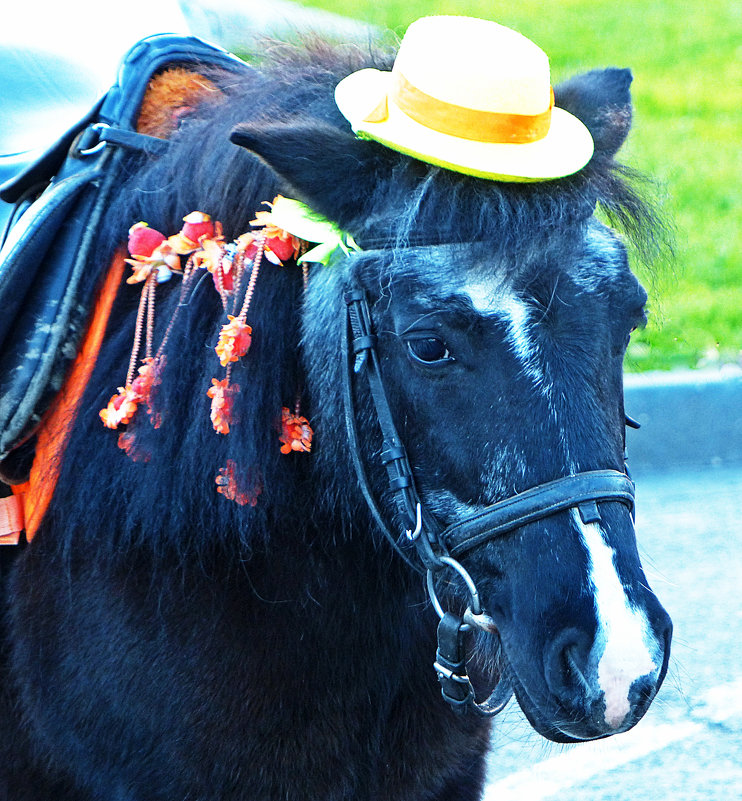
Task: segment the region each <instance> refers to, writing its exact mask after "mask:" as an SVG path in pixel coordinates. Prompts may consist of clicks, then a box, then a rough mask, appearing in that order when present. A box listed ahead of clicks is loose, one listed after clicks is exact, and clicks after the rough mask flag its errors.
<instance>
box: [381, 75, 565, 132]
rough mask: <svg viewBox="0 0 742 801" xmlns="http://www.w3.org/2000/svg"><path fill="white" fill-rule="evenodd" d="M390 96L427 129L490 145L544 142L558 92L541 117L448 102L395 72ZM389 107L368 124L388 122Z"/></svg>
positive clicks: (552, 96) (552, 95)
mask: <svg viewBox="0 0 742 801" xmlns="http://www.w3.org/2000/svg"><path fill="white" fill-rule="evenodd" d="M390 95H391V97H392V99H393V100H394V102H395V103H396V104H397V106H398V107H399V108H400V109H401V110H402V111H404V113H405V114H407V116H408V117H411V118H412V119H413V120H415V122H419V123H420V124H421V125H424V126H425V127H426V128H431V129H432V130H434V131H438V132H439V133H442V134H447V135H449V136H455V137H457V138H459V139H470V140H473V141H475V142H489V143H490V144H527V143H528V142H536V141H538V140H539V139H543V138H544V137H545V136H546V134H548V133H549V127H550V126H551V110H552V108H553V107H554V90H553V89H552V90H551V102H550V104H549V108H547V109H546V111H544V112H542V113H541V114H503V113H501V112H497V111H481V110H479V109H473V108H466V107H465V106H459V105H456V104H455V103H448V102H446V101H445V100H439V99H438V98H436V97H432V96H431V95H429V94H427V93H425V92H423V91H422V90H421V89H418V88H417V86H415V85H414V84H412V83H410V81H408V80H407V78H405V76H404V75H402V73H401V72H396V71H395V72H393V76H392V87H391V91H390ZM386 116H387V110H386V105H384V108H383V109H382V108H381V107H380V108H378V109H375V110H374V112H372V114H371V116H370V117H369V118H367V119H366V122H382V121H383V120H384V119H386Z"/></svg>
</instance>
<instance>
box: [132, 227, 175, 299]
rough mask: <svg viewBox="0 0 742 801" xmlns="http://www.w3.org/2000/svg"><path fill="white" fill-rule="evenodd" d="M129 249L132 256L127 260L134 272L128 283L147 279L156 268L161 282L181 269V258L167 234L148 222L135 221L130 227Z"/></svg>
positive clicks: (136, 282)
mask: <svg viewBox="0 0 742 801" xmlns="http://www.w3.org/2000/svg"><path fill="white" fill-rule="evenodd" d="M128 249H129V254H130V255H131V258H130V259H125V261H126V263H127V264H129V265H130V266H131V267H132V269H133V270H134V272H133V273H132V275H130V276H129V277H128V278H127V279H126V283H127V284H138V283H141V282H142V281H146V280H147V279H148V278H149V276H150V275H151V274H152V272H153V271H155V270H157V280H158V281H159V282H162V281H167V280H168V279H169V278H170V276H171V275H172V273H173V272H178V271H180V258H179V256H178V254H177V253H176V252H175V251H174V250H173V249H172V247H171V246H170V244H169V242H168V240H167V239H166V238H165V235H164V234H163V233H161V232H160V231H158V230H156V229H155V228H150V227H149V225H147V223H146V222H138V223H135V224H134V225H132V227H131V228H130V229H129V241H128Z"/></svg>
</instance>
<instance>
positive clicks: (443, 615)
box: [342, 288, 634, 717]
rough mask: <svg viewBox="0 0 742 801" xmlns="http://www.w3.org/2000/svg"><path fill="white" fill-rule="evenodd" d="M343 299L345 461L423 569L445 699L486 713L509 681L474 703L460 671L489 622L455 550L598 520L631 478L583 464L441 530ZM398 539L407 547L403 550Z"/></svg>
mask: <svg viewBox="0 0 742 801" xmlns="http://www.w3.org/2000/svg"><path fill="white" fill-rule="evenodd" d="M344 299H345V309H344V312H343V324H342V345H343V347H342V358H343V359H344V366H343V403H344V408H345V424H346V430H347V433H348V440H349V444H350V455H351V460H352V462H353V466H354V469H355V471H356V476H357V478H358V483H359V485H360V487H361V492H362V493H363V496H364V498H365V500H366V503H367V504H368V507H369V509H370V511H371V514H372V516H373V518H374V520H375V521H376V524H377V525H378V526H379V528H380V530H381V532H382V534H383V535H384V537H385V538H386V539H387V540H388V541H389V543H390V544H391V545H392V547H393V548H394V550H395V551H396V552H397V553H398V554H399V555H400V557H401V558H402V559H404V561H405V562H406V563H407V564H408V565H410V566H411V567H412V568H413V569H414V570H416V571H417V572H419V573H425V575H426V586H427V592H428V597H429V599H430V601H431V603H432V605H433V607H434V609H435V611H436V613H437V614H438V617H439V618H440V622H439V624H438V650H437V653H436V661H435V663H434V668H435V671H436V674H437V676H438V680H439V682H440V685H441V693H442V695H443V698H444V700H446V701H447V702H448V703H449V704H450V705H451V706H452V707H453V708H454V709H455V710H457V711H462V712H464V711H466V710H467V709H472V710H474V711H475V712H476V713H478V714H480V715H483V716H487V717H491V716H493V715H496V714H497V713H498V712H501V711H502V710H503V709H504V707H505V705H506V704H507V703H508V701H509V700H510V698H511V697H512V688H511V686H510V684H509V682H507V681H504V680H502V679H501V680H500V681H499V682H498V684H497V685H496V686H495V688H494V690H493V692H492V694H491V695H490V696H489V698H488V699H487V700H486V701H484V702H481V703H480V702H477V700H476V696H475V693H474V688H473V686H472V683H471V680H470V679H469V676H468V674H467V672H466V662H467V659H466V648H465V644H464V635H465V634H466V632H468V631H471V630H473V629H474V628H481V629H483V630H485V631H489V632H496V628H495V625H494V621H493V620H492V618H490V617H489V615H487V614H486V612H485V611H484V610H483V609H482V606H481V603H480V599H479V593H478V591H477V588H476V584H475V583H474V581H473V579H472V578H471V576H470V575H469V573H468V571H467V570H466V569H465V568H464V567H463V565H462V564H461V563H460V562H459V561H458V557H460V556H461V555H463V554H467V553H468V552H470V551H471V550H473V549H474V548H477V547H479V546H480V545H483V544H485V543H487V542H490V541H491V540H494V539H497V538H499V537H502V536H504V535H506V534H508V533H510V532H512V531H514V530H515V529H517V528H519V527H521V526H524V525H526V524H528V523H533V522H536V521H538V520H543V519H544V518H547V517H550V516H551V515H554V514H557V513H558V512H562V511H565V510H566V509H571V508H577V510H578V513H579V514H580V517H581V519H582V521H583V522H584V523H594V522H597V521H599V520H600V519H601V516H600V510H599V508H598V503H599V502H604V501H618V502H620V503H623V504H624V505H625V506H627V507H628V508H629V510H630V511H631V512H632V514H633V510H634V484H633V482H632V481H631V479H630V478H629V476H628V475H627V474H626V473H622V472H619V471H618V470H591V471H585V472H582V473H577V474H576V475H571V476H565V477H563V478H558V479H556V480H554V481H549V482H547V483H544V484H539V485H537V486H535V487H532V488H530V489H528V490H525V491H524V492H522V493H520V494H518V495H514V496H512V497H510V498H506V499H504V500H501V501H498V502H497V503H494V504H492V505H491V506H487V507H485V508H483V509H480V510H478V511H476V512H473V513H472V514H470V515H467V516H466V517H464V518H462V519H461V520H459V521H457V522H456V523H453V524H451V525H449V526H448V527H446V528H444V529H443V530H441V529H440V527H439V526H438V525H437V523H436V521H435V519H434V518H433V517H432V516H431V515H430V514H429V513H427V511H426V509H425V506H424V504H423V503H422V501H421V499H420V496H419V494H418V492H417V489H416V487H415V481H414V475H413V473H412V468H411V467H410V462H409V459H408V457H407V451H406V449H405V447H404V444H403V442H402V440H401V438H400V436H399V433H398V431H397V429H396V426H395V425H394V419H393V416H392V413H391V409H390V406H389V401H388V399H387V395H386V391H385V389H384V383H383V380H382V376H381V370H380V362H379V356H378V353H377V350H376V345H377V337H376V334H375V333H374V330H373V323H372V319H371V312H370V310H369V307H368V301H367V300H366V295H365V293H364V291H363V290H362V289H359V288H351V289H349V290H348V291H346V292H345V295H344ZM361 372H363V373H365V375H366V379H367V381H368V384H369V389H370V391H371V398H372V401H373V406H374V410H375V414H376V420H377V422H378V425H379V428H380V430H381V435H382V449H381V454H380V459H381V463H382V465H383V466H384V467H385V468H386V473H387V479H388V481H389V488H390V490H391V492H392V496H393V497H394V500H395V503H396V505H397V509H398V511H399V513H400V515H401V516H402V519H403V520H404V521H405V522H406V525H405V526H404V535H402V536H400V537H395V536H394V535H393V534H392V532H391V531H390V529H389V526H388V525H387V524H386V521H385V520H384V516H383V514H382V512H381V510H380V509H379V506H378V504H377V502H376V500H375V498H374V495H373V491H372V489H371V486H370V484H369V481H368V476H367V474H366V470H365V467H364V465H363V461H362V458H361V455H360V454H361V452H360V446H359V440H358V432H357V429H356V415H355V408H354V404H353V376H354V375H358V374H360V373H361ZM627 422H628V421H627ZM631 422H633V421H631ZM400 540H401V541H400ZM404 545H406V546H408V547H407V548H406V549H405V548H404V547H403V546H404ZM410 545H411V546H412V547H413V548H414V551H415V555H416V557H417V562H418V563H415V561H413V560H412V559H411V558H410V556H409V555H408V551H409V550H410V548H409V546H410ZM406 551H407V552H406ZM443 570H452V571H453V572H455V573H456V574H458V576H459V577H460V578H461V580H462V581H463V583H464V585H465V586H466V589H467V592H468V597H469V604H468V607H467V609H466V611H465V612H464V614H463V615H457V614H455V613H453V612H450V611H446V610H444V609H443V607H442V605H441V603H440V601H439V600H438V597H437V595H436V591H435V579H436V576H438V575H440V573H441V572H442V571H443Z"/></svg>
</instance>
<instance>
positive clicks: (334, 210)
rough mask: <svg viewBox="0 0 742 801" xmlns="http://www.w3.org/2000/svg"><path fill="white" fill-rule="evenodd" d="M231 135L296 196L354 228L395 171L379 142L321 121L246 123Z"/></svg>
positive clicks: (337, 221) (342, 225) (348, 227)
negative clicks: (376, 188) (376, 191)
mask: <svg viewBox="0 0 742 801" xmlns="http://www.w3.org/2000/svg"><path fill="white" fill-rule="evenodd" d="M230 139H231V141H232V142H234V143H235V144H237V145H240V146H241V147H244V148H246V149H247V150H249V151H251V152H252V153H254V154H255V155H257V156H258V157H259V158H260V159H261V160H262V161H263V162H265V163H266V164H267V165H268V166H269V167H270V168H271V169H272V170H273V171H274V172H275V173H277V174H278V176H279V177H280V178H281V179H282V180H283V181H284V182H286V183H287V184H288V185H289V186H290V187H291V190H292V192H293V195H294V197H296V198H297V199H298V200H302V201H304V202H305V203H307V204H308V205H309V206H311V207H312V208H313V209H315V210H316V211H318V212H320V213H321V214H324V215H325V216H326V217H329V218H330V219H332V220H334V221H335V222H336V223H337V224H338V225H340V227H341V228H347V229H348V230H352V229H353V228H354V222H356V221H358V220H362V219H364V217H365V215H366V214H367V212H368V203H369V198H370V196H371V195H372V191H371V190H372V188H373V187H374V186H376V184H377V183H378V182H379V181H380V180H382V179H383V177H384V175H385V174H388V172H389V170H390V164H389V160H388V159H385V158H384V154H383V153H381V152H380V150H381V149H380V148H379V147H378V145H374V144H373V143H371V142H366V141H363V140H361V139H357V138H356V137H355V136H354V135H353V134H352V133H350V132H349V131H348V132H346V131H342V130H339V129H338V128H336V127H334V126H332V125H330V124H328V123H325V122H319V121H317V120H311V121H307V120H301V119H299V120H295V121H289V122H276V123H270V122H269V123H265V122H259V123H243V124H241V125H238V126H237V127H235V128H234V129H233V130H232V132H231V134H230Z"/></svg>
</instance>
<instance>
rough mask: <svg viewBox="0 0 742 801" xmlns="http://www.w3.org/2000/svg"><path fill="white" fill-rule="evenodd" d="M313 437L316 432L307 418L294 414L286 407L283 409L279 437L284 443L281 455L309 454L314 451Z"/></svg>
mask: <svg viewBox="0 0 742 801" xmlns="http://www.w3.org/2000/svg"><path fill="white" fill-rule="evenodd" d="M313 435H314V432H313V431H312V427H311V426H310V425H309V421H308V420H307V418H306V417H301V416H299V415H298V414H294V413H293V412H291V411H290V410H289V409H287V408H286V407H285V406H284V407H283V408H282V409H281V433H280V434H279V437H278V438H279V439H280V440H281V442H282V443H283V444H282V445H281V453H291V451H300V452H303V453H309V451H310V450H311V449H312V437H313Z"/></svg>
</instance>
